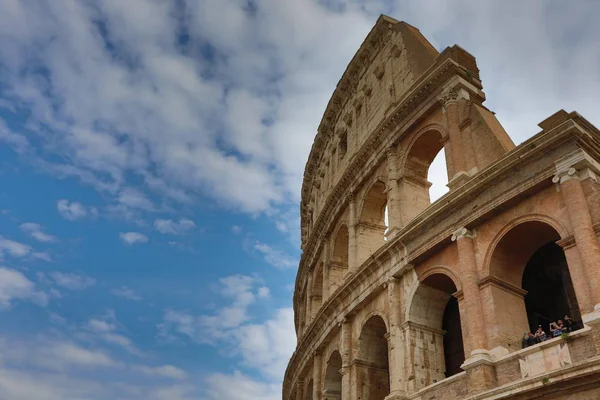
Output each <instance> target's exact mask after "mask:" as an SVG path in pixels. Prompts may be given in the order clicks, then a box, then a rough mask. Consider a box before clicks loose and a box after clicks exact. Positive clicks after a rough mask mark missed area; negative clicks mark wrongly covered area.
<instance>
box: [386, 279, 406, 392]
mask: <svg viewBox="0 0 600 400" xmlns="http://www.w3.org/2000/svg"><path fill="white" fill-rule="evenodd" d="M387 292H388V308H389V324H390V331H389V332H388V335H387V340H388V362H389V375H390V396H389V397H388V399H390V400H391V399H400V398H404V395H405V392H404V379H403V376H402V374H403V372H404V371H403V370H404V368H403V367H404V366H403V363H404V346H403V344H404V343H403V341H402V332H401V328H400V325H401V321H400V312H401V310H400V287H399V283H398V280H397V279H396V278H394V277H391V278H390V279H389V280H388V281H387Z"/></svg>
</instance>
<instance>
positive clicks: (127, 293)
mask: <svg viewBox="0 0 600 400" xmlns="http://www.w3.org/2000/svg"><path fill="white" fill-rule="evenodd" d="M110 292H111V293H112V294H114V295H115V296H118V297H123V298H125V299H129V300H134V301H140V300H141V299H142V297H141V296H139V295H138V294H136V293H135V292H134V291H133V290H132V289H130V288H128V287H126V286H123V287H121V288H118V289H113V290H111V291H110Z"/></svg>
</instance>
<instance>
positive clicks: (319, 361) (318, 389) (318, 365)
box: [312, 352, 323, 400]
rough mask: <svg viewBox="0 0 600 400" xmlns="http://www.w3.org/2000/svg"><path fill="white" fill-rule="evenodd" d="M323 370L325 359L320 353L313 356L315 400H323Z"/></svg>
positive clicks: (313, 396) (313, 394) (313, 395)
mask: <svg viewBox="0 0 600 400" xmlns="http://www.w3.org/2000/svg"><path fill="white" fill-rule="evenodd" d="M322 368H323V358H322V357H321V353H320V352H316V353H315V355H314V356H313V393H312V398H313V400H321V393H322V392H323V384H322V383H321V377H322V376H323V374H322Z"/></svg>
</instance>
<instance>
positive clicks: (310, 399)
mask: <svg viewBox="0 0 600 400" xmlns="http://www.w3.org/2000/svg"><path fill="white" fill-rule="evenodd" d="M306 400H313V380H312V379H311V380H310V381H308V385H306Z"/></svg>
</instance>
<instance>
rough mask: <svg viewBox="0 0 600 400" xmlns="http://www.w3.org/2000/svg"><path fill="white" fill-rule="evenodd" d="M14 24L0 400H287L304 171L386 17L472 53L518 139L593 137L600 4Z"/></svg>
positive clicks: (76, 10)
mask: <svg viewBox="0 0 600 400" xmlns="http://www.w3.org/2000/svg"><path fill="white" fill-rule="evenodd" d="M0 9H1V12H0V398H2V399H8V400H71V399H78V400H79V399H89V400H100V399H102V400H103V399H119V400H121V399H127V400H138V399H150V400H164V399H169V400H183V399H185V400H216V399H231V400H259V399H260V400H276V399H280V398H281V394H280V393H281V392H280V390H281V380H282V374H283V371H284V369H285V365H286V363H287V359H288V358H289V356H290V354H291V352H292V351H293V348H294V345H295V334H294V330H293V316H292V310H291V298H292V286H291V285H292V284H293V282H294V277H295V271H296V267H297V261H298V258H299V254H300V252H299V235H298V203H299V192H300V185H301V178H302V170H303V167H304V163H305V161H306V158H307V156H308V151H309V149H310V146H311V142H312V139H313V137H314V134H315V131H316V127H317V126H318V123H319V120H320V118H321V114H322V112H323V110H324V107H325V105H326V103H327V101H328V98H329V96H330V95H331V93H332V91H333V88H334V87H335V84H336V82H337V80H338V79H339V77H340V76H341V74H342V72H343V70H344V68H345V66H346V64H347V63H348V61H349V60H350V59H351V57H352V55H353V54H354V52H355V51H356V50H357V49H358V47H359V45H360V43H361V41H362V40H363V38H364V37H365V35H366V34H367V33H368V31H369V29H370V28H371V27H372V25H373V24H374V23H375V21H376V19H377V17H378V16H379V14H380V13H386V14H389V15H391V16H393V17H395V18H397V19H399V20H405V21H407V22H409V23H411V24H413V25H415V26H417V27H418V28H419V29H420V30H421V31H422V32H423V33H424V34H425V35H426V36H427V37H428V38H429V39H430V41H431V42H432V43H433V44H434V46H435V47H436V48H438V49H440V50H441V49H443V48H445V47H446V46H449V45H452V44H455V43H457V44H460V45H461V46H463V47H464V48H466V49H467V50H468V51H470V52H471V53H473V54H474V55H475V56H476V57H477V59H478V62H479V67H480V69H481V76H482V79H483V83H484V87H485V91H486V93H487V95H488V101H487V102H486V105H487V106H488V107H489V108H491V109H492V110H494V111H496V112H497V116H498V118H499V119H500V121H501V122H502V123H503V124H504V126H505V128H506V129H507V131H508V132H509V134H510V135H511V136H512V137H513V139H514V140H515V141H516V142H521V141H523V140H525V139H527V138H528V137H530V136H531V135H533V134H535V133H537V132H538V130H539V129H538V128H537V126H536V124H537V123H538V122H540V121H542V120H543V119H545V118H546V117H547V116H549V115H550V114H552V113H554V112H555V111H557V110H558V109H560V108H564V109H566V110H567V111H572V110H577V111H579V112H580V113H581V114H582V115H584V116H585V117H586V118H588V119H590V120H591V121H592V122H593V123H595V124H596V125H599V126H600V114H599V113H598V104H600V94H599V93H600V44H599V43H598V38H600V25H598V24H597V18H598V16H599V15H600V4H599V3H598V2H595V1H593V0H590V1H586V0H580V1H578V2H577V6H576V7H575V6H574V5H573V2H571V1H552V0H548V1H536V0H529V1H527V2H523V1H507V0H504V1H502V2H491V1H479V0H477V1H475V0H473V1H466V0H457V1H442V0H431V1H423V0H419V1H404V0H403V1H400V0H398V1H384V0H375V1H368V2H366V1H360V0H352V1H341V0H293V1H292V0H126V1H123V0H100V1H92V0H89V1H86V0H79V1H75V0H52V1H43V0H0ZM440 160H441V161H442V162H441V163H438V164H437V165H436V167H435V168H432V171H430V179H431V180H432V181H434V183H435V184H436V186H435V187H434V188H433V189H432V190H433V195H434V196H438V195H439V194H440V193H442V192H443V185H444V183H445V182H444V173H443V172H440V171H443V168H444V166H443V158H440Z"/></svg>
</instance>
